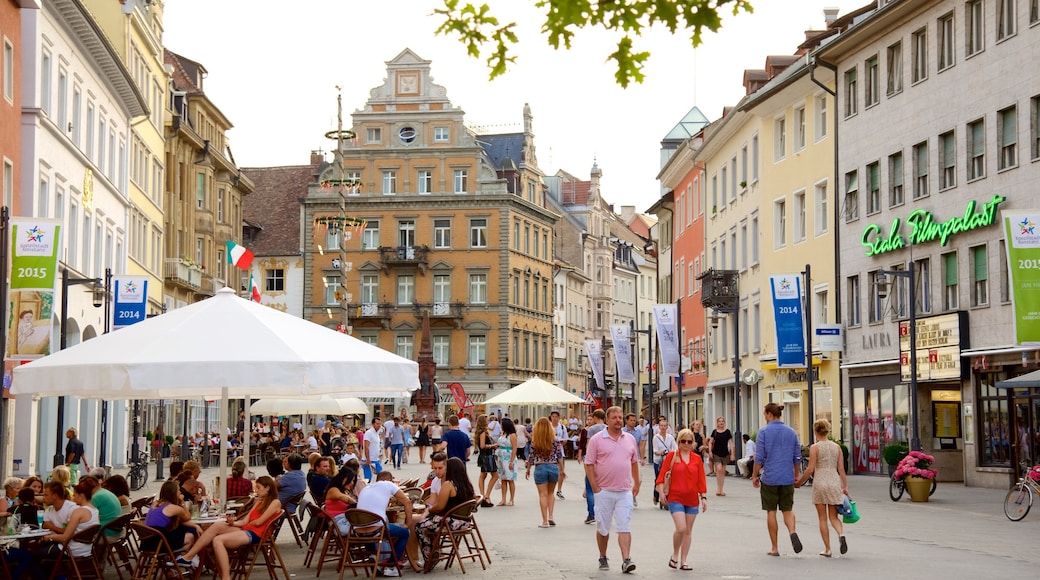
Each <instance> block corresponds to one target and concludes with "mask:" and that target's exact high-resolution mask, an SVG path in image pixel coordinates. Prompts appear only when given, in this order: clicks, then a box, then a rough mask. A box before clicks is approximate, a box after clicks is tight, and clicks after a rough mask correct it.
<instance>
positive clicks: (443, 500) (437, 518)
mask: <svg viewBox="0 0 1040 580" xmlns="http://www.w3.org/2000/svg"><path fill="white" fill-rule="evenodd" d="M473 497H474V494H473V484H472V483H470V481H469V475H467V474H466V464H464V463H462V460H461V459H459V458H458V457H451V458H449V459H448V464H447V469H446V470H445V472H444V481H442V482H441V489H440V491H439V492H438V493H437V495H435V496H430V499H431V500H432V501H433V503H432V504H431V505H430V509H428V510H426V518H424V519H423V520H422V521H420V522H419V523H417V524H415V535H416V538H417V539H418V540H419V547H420V548H421V549H422V556H423V561H424V562H425V563H426V564H425V566H424V570H425V571H426V572H429V571H430V570H429V568H431V567H432V566H433V558H432V556H433V548H434V546H433V535H434V533H435V532H436V531H437V528H438V527H439V526H440V525H441V521H442V520H443V519H444V515H445V514H447V513H448V512H449V511H451V510H452V509H453V508H455V507H456V506H458V505H460V504H462V503H465V502H467V501H469V500H471V499H473ZM448 525H450V526H451V528H452V529H453V530H455V529H460V528H462V527H463V526H465V525H466V521H465V520H454V519H452V520H449V523H448Z"/></svg>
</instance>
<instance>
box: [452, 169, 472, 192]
mask: <svg viewBox="0 0 1040 580" xmlns="http://www.w3.org/2000/svg"><path fill="white" fill-rule="evenodd" d="M468 184H469V171H467V170H465V169H456V170H455V193H466V192H467V191H468V189H467V188H468V187H469V185H468Z"/></svg>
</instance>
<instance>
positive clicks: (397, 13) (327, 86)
mask: <svg viewBox="0 0 1040 580" xmlns="http://www.w3.org/2000/svg"><path fill="white" fill-rule="evenodd" d="M480 1H481V2H485V3H487V4H489V5H490V6H491V9H492V11H493V13H494V14H496V15H497V16H498V17H499V19H500V21H503V22H506V21H512V22H516V23H517V24H518V27H519V28H518V35H519V37H520V38H519V43H518V44H517V45H516V46H515V47H514V49H513V50H514V54H515V56H516V57H517V61H516V63H515V64H513V65H512V66H511V67H510V68H509V70H508V71H507V73H506V74H505V75H504V76H502V77H499V78H497V79H495V80H493V81H492V80H489V79H488V76H489V69H488V68H487V66H486V64H485V63H484V61H483V60H479V59H474V58H471V57H470V56H468V54H467V53H466V49H465V46H464V45H463V44H462V43H461V42H459V41H458V40H457V38H455V37H451V36H442V35H436V34H435V31H436V29H437V27H438V26H439V24H440V22H441V21H442V18H441V17H438V16H436V15H435V14H434V10H435V9H437V8H439V7H442V6H443V2H442V0H296V1H294V2H284V1H278V2H276V1H274V0H166V7H165V16H164V21H163V25H164V29H165V30H164V37H163V43H164V45H165V46H166V48H168V49H169V50H172V51H174V52H176V53H178V54H180V55H181V56H184V57H186V58H189V59H191V60H194V61H196V62H199V63H201V64H202V65H203V66H204V67H205V68H206V70H207V71H208V73H209V74H208V77H207V78H206V79H205V81H204V86H203V89H204V91H205V92H206V95H207V96H208V97H209V98H210V100H211V101H212V102H213V103H214V104H215V105H216V106H217V107H218V108H219V109H220V110H221V111H222V112H223V113H224V115H225V116H227V118H228V119H229V120H230V121H231V123H232V124H233V125H234V127H233V128H232V129H231V131H230V132H229V133H228V136H229V142H230V147H231V152H232V154H233V155H234V158H235V160H236V162H237V163H238V164H239V166H241V167H273V166H281V165H302V164H306V163H308V162H309V157H310V152H311V151H312V150H317V149H321V150H324V151H329V150H330V149H331V148H332V147H333V144H334V143H333V142H332V141H330V140H328V139H326V138H325V137H324V135H325V133H326V132H327V131H329V130H331V129H334V128H335V127H336V96H337V92H338V90H337V87H340V90H341V91H342V95H343V114H344V127H348V128H349V127H350V126H351V120H350V114H351V113H352V112H353V111H355V110H358V109H362V108H363V107H364V105H365V102H366V100H367V98H368V95H369V91H370V90H371V89H373V88H375V87H377V86H379V85H381V84H382V83H383V80H384V79H385V77H386V62H387V61H389V60H391V59H393V58H394V57H395V56H397V55H398V54H399V53H400V52H401V51H403V50H404V49H405V48H410V49H411V50H412V51H414V52H415V53H416V54H418V55H419V56H420V57H421V58H423V59H426V60H429V61H431V73H430V74H431V76H432V78H433V82H435V83H436V84H439V85H441V86H443V87H445V88H446V89H447V93H448V98H449V99H450V100H451V102H452V104H453V105H454V106H456V107H460V108H461V109H462V110H463V111H465V113H466V120H467V123H468V124H469V125H471V126H477V127H482V128H483V130H482V132H487V133H508V132H519V131H521V130H522V128H523V106H524V104H525V103H528V104H530V106H531V112H532V115H533V123H534V125H533V128H534V134H535V148H536V152H537V157H538V165H539V167H540V168H541V169H542V171H544V172H545V173H546V174H547V175H551V174H554V173H555V172H556V171H558V170H560V169H563V170H565V171H567V172H569V173H571V174H572V175H575V176H577V177H578V178H580V179H586V180H587V179H589V171H590V170H591V168H592V165H593V163H596V164H598V165H599V168H600V169H601V170H602V172H603V177H602V181H601V188H602V192H603V196H604V198H605V199H606V200H607V201H608V202H610V203H613V204H614V205H615V208H616V209H617V210H618V211H620V207H621V206H622V205H633V206H635V208H636V210H637V211H639V212H644V211H645V210H646V209H647V208H649V207H650V206H651V205H652V204H653V203H654V202H655V201H656V200H657V199H658V198H659V197H660V195H661V190H660V186H659V184H658V182H657V173H658V171H659V170H660V165H661V162H660V142H661V138H662V137H664V136H665V135H666V134H667V133H668V132H669V131H670V130H671V129H672V127H674V126H675V125H676V123H677V122H678V121H679V120H680V119H682V117H683V116H684V115H685V114H686V113H687V112H688V111H689V110H690V109H691V108H692V107H694V106H697V107H698V108H699V109H700V110H701V112H702V113H703V114H704V115H705V116H706V117H707V118H708V119H709V120H716V119H718V118H719V117H720V116H721V115H722V111H723V108H724V107H726V106H730V105H733V104H735V103H736V102H737V101H738V100H740V98H741V96H743V93H744V88H743V86H742V84H741V83H742V80H743V74H744V70H745V69H760V68H763V65H764V63H765V58H766V56H768V55H771V54H793V53H794V52H795V50H796V48H797V46H798V45H799V44H801V42H802V41H803V40H804V38H805V36H804V31H806V30H812V29H815V30H822V29H823V28H824V19H823V9H824V7H827V6H833V7H837V8H839V9H840V14H846V13H848V12H850V11H852V10H854V9H856V8H858V7H860V6H863V5H865V4H867V3H868V1H869V0H854V1H849V0H822V1H821V2H813V1H807V0H796V1H791V0H752V3H753V5H754V8H755V11H754V13H753V14H745V13H741V14H740V15H738V16H733V15H732V14H731V12H729V11H727V10H725V9H724V11H723V26H722V28H721V29H720V31H719V32H718V33H707V34H705V35H704V37H703V43H702V44H701V45H700V46H699V47H698V48H697V49H693V48H692V47H691V44H690V41H689V35H688V34H686V33H683V32H677V33H676V34H674V35H673V34H671V33H669V32H668V31H667V30H665V29H663V28H660V29H658V28H655V29H652V30H651V31H649V32H648V33H644V35H643V37H642V38H637V39H636V40H635V49H636V50H649V51H650V52H651V57H650V61H649V63H648V64H647V66H646V67H645V69H644V73H645V74H646V77H647V78H646V80H645V81H644V82H643V83H642V84H636V83H632V84H630V85H629V87H628V88H627V89H622V88H621V87H620V86H618V85H617V84H616V83H615V80H614V72H615V67H614V65H613V63H612V62H608V56H609V55H610V53H611V52H613V50H614V48H615V44H616V42H617V38H618V36H617V35H616V34H613V33H610V32H609V31H603V30H599V29H585V30H583V31H579V32H578V33H577V34H576V36H575V38H574V41H573V43H572V47H571V49H570V50H569V51H566V50H562V49H561V50H560V51H556V50H553V49H552V47H551V46H550V45H549V43H548V40H547V38H546V37H545V36H543V35H542V34H541V33H540V28H541V23H542V22H543V21H544V13H540V12H539V10H538V8H537V7H536V6H535V0H480Z"/></svg>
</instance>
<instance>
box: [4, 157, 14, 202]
mask: <svg viewBox="0 0 1040 580" xmlns="http://www.w3.org/2000/svg"><path fill="white" fill-rule="evenodd" d="M12 205H14V163H12V162H10V161H8V160H7V159H4V206H6V207H11V206H12Z"/></svg>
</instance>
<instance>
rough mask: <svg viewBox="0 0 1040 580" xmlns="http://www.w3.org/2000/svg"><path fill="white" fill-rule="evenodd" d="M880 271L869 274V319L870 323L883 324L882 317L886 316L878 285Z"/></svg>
mask: <svg viewBox="0 0 1040 580" xmlns="http://www.w3.org/2000/svg"><path fill="white" fill-rule="evenodd" d="M880 273H881V272H880V270H874V271H872V272H868V273H867V276H868V277H869V279H870V317H869V318H868V319H867V320H868V322H872V323H873V322H881V317H882V316H883V315H884V304H883V301H882V300H881V288H880V285H879V284H878V274H880Z"/></svg>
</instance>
